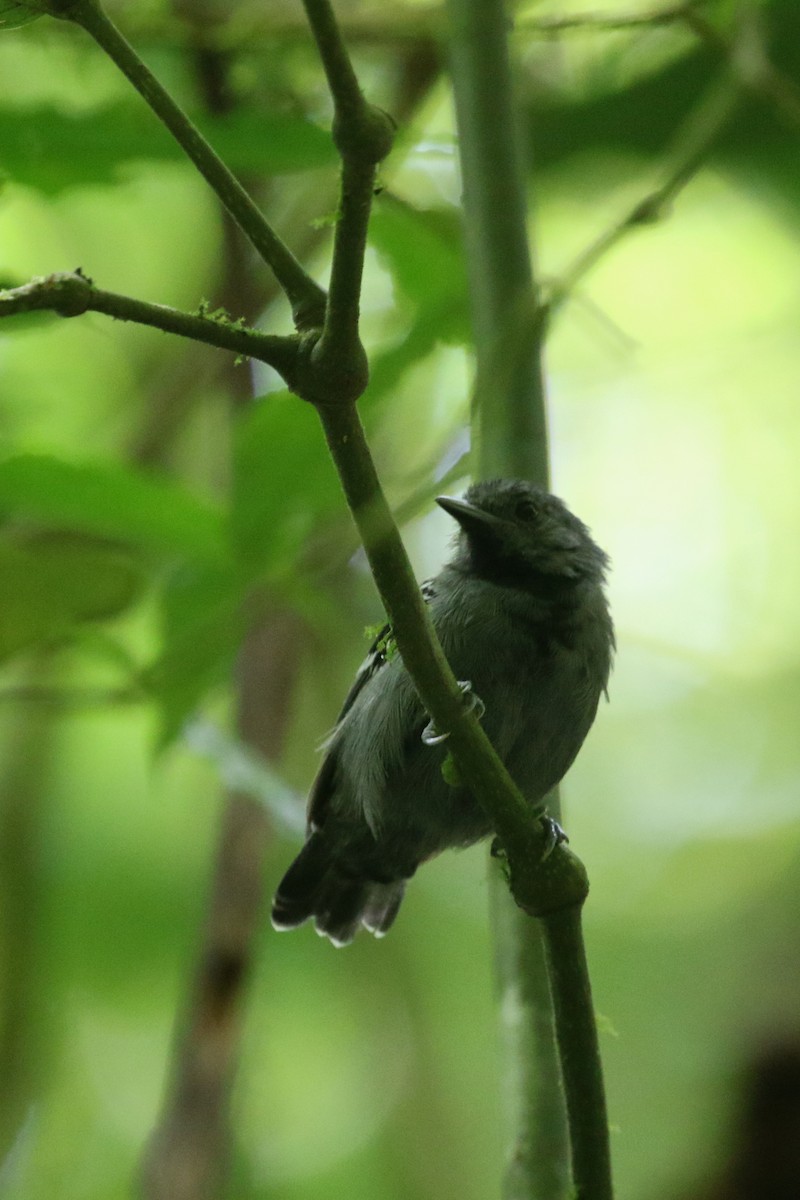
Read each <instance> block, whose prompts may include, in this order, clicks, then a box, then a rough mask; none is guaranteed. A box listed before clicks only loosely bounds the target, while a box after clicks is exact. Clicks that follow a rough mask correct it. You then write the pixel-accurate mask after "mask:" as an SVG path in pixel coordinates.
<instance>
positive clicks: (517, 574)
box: [436, 479, 608, 587]
mask: <svg viewBox="0 0 800 1200" xmlns="http://www.w3.org/2000/svg"><path fill="white" fill-rule="evenodd" d="M436 503H437V504H439V505H440V506H441V507H442V508H443V509H444V510H445V512H447V513H449V514H450V516H451V517H454V518H455V520H456V521H458V524H459V525H460V527H461V528H460V530H459V535H458V540H457V549H456V556H455V559H454V563H455V565H457V566H459V565H460V566H463V567H465V568H467V569H469V570H472V571H474V572H476V573H477V574H478V575H480V576H481V577H483V578H486V579H489V580H491V581H493V582H498V583H501V582H502V583H505V584H508V585H511V586H514V585H516V586H519V587H526V586H528V587H535V586H537V585H541V584H545V585H546V584H548V583H549V584H550V585H555V586H557V585H558V584H559V583H564V584H568V583H578V582H580V581H581V580H587V581H594V582H602V580H603V578H604V574H605V568H606V567H607V565H608V558H607V556H606V555H605V554H604V553H603V551H602V550H601V549H600V547H599V546H597V545H596V544H595V543H594V542H593V541H592V538H591V536H590V534H589V530H588V529H587V528H586V526H585V525H584V524H583V522H582V521H579V520H578V518H577V517H575V516H573V514H572V513H571V512H570V511H569V509H568V508H567V506H566V505H565V504H564V503H563V501H561V500H559V499H558V497H556V496H552V495H551V494H550V493H549V492H546V491H544V489H543V488H539V487H536V486H535V485H534V484H532V483H528V482H526V481H525V480H523V479H489V480H487V481H486V482H484V483H474V484H473V485H472V487H470V488H469V489H468V490H467V492H466V493H465V495H464V498H463V499H462V500H455V499H453V498H452V497H450V496H437V498H436Z"/></svg>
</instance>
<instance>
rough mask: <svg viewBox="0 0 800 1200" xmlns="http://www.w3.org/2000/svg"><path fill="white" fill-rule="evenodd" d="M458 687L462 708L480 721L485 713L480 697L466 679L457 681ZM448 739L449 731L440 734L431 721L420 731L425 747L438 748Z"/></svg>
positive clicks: (484, 706)
mask: <svg viewBox="0 0 800 1200" xmlns="http://www.w3.org/2000/svg"><path fill="white" fill-rule="evenodd" d="M458 686H459V687H460V688H461V691H462V692H463V693H464V706H465V708H466V710H467V712H473V711H474V712H475V714H476V715H477V718H478V720H479V721H480V719H481V717H482V716H483V714H484V713H485V712H486V705H485V704H484V703H483V701H482V700H481V698H480V696H478V695H477V694H476V693H475V692H473V690H472V684H471V683H470V681H469V680H468V679H459V680H458ZM449 737H450V732H449V730H448V731H447V732H445V733H440V732H439V730H438V729H437V728H436V725H435V723H434V722H433V721H432V720H431V721H428V724H427V725H426V726H425V728H424V729H423V731H422V741H423V742H424V744H425V745H426V746H438V745H440V744H441V743H442V742H446V741H447V739H448V738H449Z"/></svg>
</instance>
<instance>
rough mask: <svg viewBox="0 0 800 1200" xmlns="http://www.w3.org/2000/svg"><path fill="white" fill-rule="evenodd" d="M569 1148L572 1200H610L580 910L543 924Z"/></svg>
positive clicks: (563, 912) (547, 919)
mask: <svg viewBox="0 0 800 1200" xmlns="http://www.w3.org/2000/svg"><path fill="white" fill-rule="evenodd" d="M541 924H542V929H543V932H544V942H545V951H546V954H547V973H548V977H549V980H550V988H551V990H552V993H553V1004H554V1007H555V1013H556V1026H557V1029H558V1038H559V1044H560V1045H562V1044H563V1045H564V1046H565V1047H567V1048H568V1053H562V1055H561V1070H562V1074H563V1080H564V1092H565V1095H566V1099H567V1111H568V1113H569V1129H570V1140H571V1145H572V1185H573V1189H574V1193H573V1194H574V1197H575V1200H612V1186H611V1158H610V1150H609V1139H608V1117H607V1115H606V1100H605V1089H604V1086H603V1075H602V1069H601V1066H600V1050H599V1046H598V1041H597V1023H596V1021H595V1017H594V1008H593V1005H592V991H591V986H590V983H589V970H588V967H587V964H586V952H585V950H584V943H583V934H582V931H581V910H580V908H579V907H577V906H576V907H574V908H568V909H562V910H561V911H560V912H556V913H550V914H548V915H547V916H546V917H544V918H543V919H542V922H541Z"/></svg>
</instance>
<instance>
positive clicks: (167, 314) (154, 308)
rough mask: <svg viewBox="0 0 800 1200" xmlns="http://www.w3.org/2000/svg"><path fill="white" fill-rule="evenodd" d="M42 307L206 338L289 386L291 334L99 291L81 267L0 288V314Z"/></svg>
mask: <svg viewBox="0 0 800 1200" xmlns="http://www.w3.org/2000/svg"><path fill="white" fill-rule="evenodd" d="M43 310H45V311H46V310H49V311H52V312H57V313H59V315H60V316H62V317H77V316H82V315H83V313H85V312H98V313H105V315H106V316H109V317H113V318H114V319H115V320H117V321H134V322H135V323H136V324H138V325H149V326H150V327H151V328H154V329H160V330H161V331H162V332H163V333H174V334H177V335H178V337H184V338H191V339H193V340H194V341H196V342H205V343H206V344H207V345H209V346H216V347H218V348H219V349H221V350H230V351H232V353H234V354H238V355H242V356H244V357H247V358H255V359H258V360H259V362H264V363H268V364H269V365H270V366H271V367H274V368H275V370H276V371H278V372H279V373H280V374H281V375H282V376H283V378H284V379H285V380H286V381H287V383H288V384H289V386H291V380H292V379H293V378H294V375H295V372H296V368H297V363H298V357H299V355H300V351H301V346H302V342H301V339H300V338H299V337H298V336H296V335H294V334H292V335H290V336H288V337H280V336H278V335H276V334H267V333H259V332H258V330H255V329H248V328H246V327H245V326H243V325H240V324H239V322H237V321H231V320H230V319H229V318H227V317H214V316H208V315H205V314H203V313H187V312H182V311H181V310H180V309H177V308H170V307H169V306H168V305H166V304H150V303H148V302H147V301H145V300H134V299H133V298H132V297H130V296H123V295H121V294H120V293H118V292H107V291H104V290H103V289H102V288H98V287H95V285H94V283H93V282H92V280H91V279H88V278H87V277H86V276H85V275H83V274H82V273H81V272H80V271H74V272H65V273H60V274H55V275H47V276H45V277H44V278H38V279H32V280H31V281H30V282H29V283H26V284H23V285H22V287H18V288H10V289H8V290H7V291H0V319H2V318H3V317H10V316H14V315H15V314H17V313H28V312H36V311H43Z"/></svg>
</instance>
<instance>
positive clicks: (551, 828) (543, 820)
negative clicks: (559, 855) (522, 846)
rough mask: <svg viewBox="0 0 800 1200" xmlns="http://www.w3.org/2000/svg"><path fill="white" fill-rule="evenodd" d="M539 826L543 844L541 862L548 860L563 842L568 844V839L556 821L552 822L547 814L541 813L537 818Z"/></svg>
mask: <svg viewBox="0 0 800 1200" xmlns="http://www.w3.org/2000/svg"><path fill="white" fill-rule="evenodd" d="M539 824H540V825H541V827H542V829H543V830H544V834H545V839H546V840H545V844H544V852H543V854H542V862H544V861H545V859H547V858H549V857H550V855H551V854H552V853H553V851H554V850H555V848H556V846H560V845H561V844H562V843H563V842H568V841H569V838H568V837H567V834H566V833H565V832H564V830H563V829H562V828H561V826H560V825H559V823H558V821H554V820H553V818H552V817H551V816H550V814H549V813H547V812H543V813H542V815H541V816H540V817H539Z"/></svg>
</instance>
